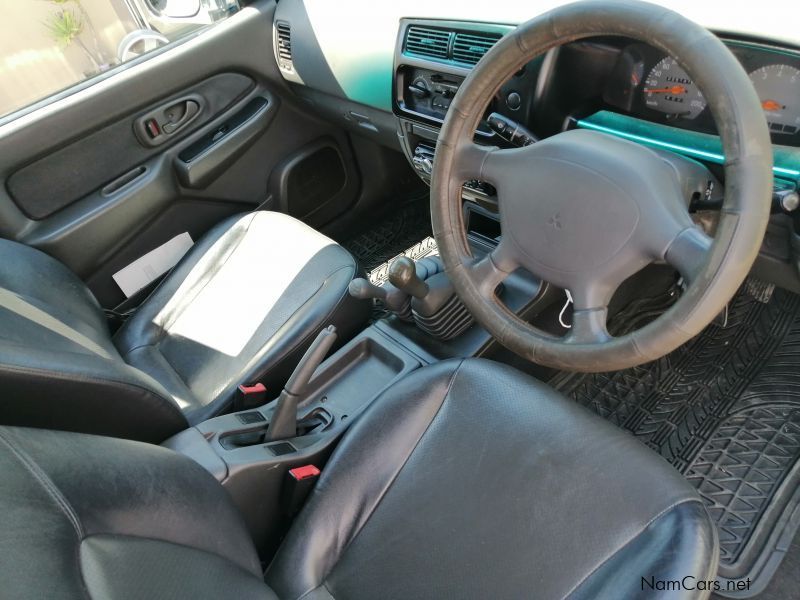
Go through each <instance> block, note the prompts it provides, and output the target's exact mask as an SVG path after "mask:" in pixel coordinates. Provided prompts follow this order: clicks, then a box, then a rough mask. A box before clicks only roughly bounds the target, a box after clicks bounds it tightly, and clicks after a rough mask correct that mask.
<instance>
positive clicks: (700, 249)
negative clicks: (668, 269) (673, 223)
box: [664, 227, 713, 284]
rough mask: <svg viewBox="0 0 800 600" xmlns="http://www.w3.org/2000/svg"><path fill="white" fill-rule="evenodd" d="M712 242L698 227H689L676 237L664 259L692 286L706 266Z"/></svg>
mask: <svg viewBox="0 0 800 600" xmlns="http://www.w3.org/2000/svg"><path fill="white" fill-rule="evenodd" d="M712 242H713V240H712V239H711V237H709V236H708V235H706V234H705V233H704V232H703V231H701V230H700V229H698V228H697V227H688V228H686V229H684V230H682V231H681V232H680V233H678V235H676V236H675V238H674V239H673V240H672V242H671V243H670V245H669V247H668V248H667V251H666V253H665V254H664V259H665V260H666V261H667V264H669V265H671V266H673V267H675V269H676V270H677V271H678V272H679V273H680V274H681V276H682V277H683V278H684V279H685V280H686V282H687V283H689V284H691V283H692V282H693V281H694V280H695V279H696V277H697V275H698V274H699V273H700V271H701V270H702V268H703V266H704V265H705V262H706V259H707V258H708V254H709V252H710V249H711V244H712Z"/></svg>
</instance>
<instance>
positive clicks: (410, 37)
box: [406, 25, 452, 58]
mask: <svg viewBox="0 0 800 600" xmlns="http://www.w3.org/2000/svg"><path fill="white" fill-rule="evenodd" d="M451 35H452V33H451V32H450V31H446V30H444V29H434V28H432V27H419V26H418V25H412V26H411V27H409V28H408V33H407V34H406V52H408V53H410V54H416V55H418V56H430V57H433V58H447V57H448V54H449V52H450V36H451Z"/></svg>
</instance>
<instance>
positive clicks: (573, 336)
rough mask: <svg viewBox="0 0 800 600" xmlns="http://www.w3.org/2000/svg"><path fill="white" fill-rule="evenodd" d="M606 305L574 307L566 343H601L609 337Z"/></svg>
mask: <svg viewBox="0 0 800 600" xmlns="http://www.w3.org/2000/svg"><path fill="white" fill-rule="evenodd" d="M607 318H608V307H607V306H601V307H595V308H580V309H578V308H576V309H575V310H574V311H573V313H572V328H571V329H570V330H569V333H568V334H567V339H566V341H567V343H571V344H602V343H603V342H607V341H608V340H610V339H611V336H610V335H609V334H608V328H607Z"/></svg>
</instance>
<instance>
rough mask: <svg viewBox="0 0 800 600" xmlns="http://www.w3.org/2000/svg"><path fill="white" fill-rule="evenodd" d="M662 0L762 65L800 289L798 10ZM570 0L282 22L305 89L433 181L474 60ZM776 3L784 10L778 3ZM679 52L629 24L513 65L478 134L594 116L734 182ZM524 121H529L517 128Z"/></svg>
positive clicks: (291, 78) (285, 62) (532, 136)
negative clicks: (784, 14)
mask: <svg viewBox="0 0 800 600" xmlns="http://www.w3.org/2000/svg"><path fill="white" fill-rule="evenodd" d="M655 1H656V2H659V3H662V4H665V5H668V6H670V7H671V8H674V9H676V10H678V11H679V12H681V13H683V14H684V15H685V16H687V17H689V18H692V19H693V20H695V21H698V22H700V23H701V24H703V25H706V26H707V27H709V28H711V29H712V30H713V31H715V32H716V33H717V35H718V36H719V37H720V39H721V40H722V41H723V43H725V44H726V45H727V47H728V48H729V49H730V50H731V52H732V53H733V54H734V55H735V57H736V58H737V59H738V60H739V62H740V63H741V65H742V66H743V68H744V70H745V72H746V73H747V74H748V76H749V77H750V80H751V82H752V83H753V86H754V88H755V91H756V93H757V94H758V97H759V99H760V101H761V104H762V107H763V110H764V116H765V119H766V122H767V124H768V127H769V130H770V136H771V139H772V142H773V154H774V168H773V171H774V175H775V188H774V192H773V210H774V211H775V212H776V214H775V215H774V217H775V219H774V221H775V222H774V223H772V224H771V226H770V227H771V228H772V226H773V225H775V226H776V231H777V233H775V235H774V236H773V235H772V233H771V230H768V233H767V238H765V240H766V241H765V245H764V247H763V248H762V255H769V257H770V260H772V261H773V262H772V263H770V264H771V267H770V268H771V269H772V273H771V274H770V275H769V276H768V277H767V276H765V277H767V279H769V280H780V281H781V282H782V284H783V285H784V286H785V287H786V286H787V285H788V284H787V283H786V282H787V281H788V280H790V279H791V281H792V283H791V286H789V287H792V286H793V287H794V288H795V289H797V291H800V278H799V277H798V275H797V272H796V271H797V269H796V268H795V266H794V262H797V263H798V264H800V210H796V208H797V207H796V206H795V207H793V208H787V206H788V204H787V205H784V204H783V203H782V200H781V199H782V198H788V197H791V196H792V195H794V197H795V198H797V194H796V192H797V191H798V189H799V188H800V37H799V36H798V35H797V31H798V30H797V29H796V26H795V25H793V24H790V23H789V21H790V20H784V21H785V22H784V21H782V20H780V19H777V20H776V19H775V15H776V14H780V13H781V10H780V8H781V6H782V5H781V3H780V2H779V1H778V0H774V2H773V0H762V2H761V4H760V5H759V7H758V8H754V7H752V5H744V4H741V5H739V4H731V5H729V6H726V10H725V11H720V10H713V7H714V5H713V3H702V2H697V1H696V0H655ZM560 3H561V2H555V1H551V0H547V1H544V0H538V1H537V0H534V1H533V2H532V3H520V2H517V1H516V0H496V2H495V3H493V4H492V18H493V19H495V21H494V22H486V21H485V17H482V16H481V15H484V14H486V13H485V10H483V9H485V6H484V5H481V6H479V5H478V3H474V5H473V4H470V3H463V2H458V1H455V0H454V1H453V2H445V1H444V0H443V1H442V2H435V3H432V2H429V0H418V1H417V0H406V1H405V2H404V3H371V4H370V6H366V5H365V4H364V3H361V2H357V1H356V0H340V1H339V2H335V3H331V2H329V1H325V0H281V2H280V3H279V4H278V7H277V9H276V13H275V30H274V32H273V36H274V40H275V56H276V62H277V63H278V67H279V70H280V72H281V75H282V76H283V78H284V79H285V80H286V81H287V82H288V84H289V85H290V87H291V88H292V90H293V91H294V92H295V93H296V95H297V96H298V97H299V98H300V100H301V101H302V102H304V103H305V104H306V105H308V106H309V107H311V108H313V109H314V110H315V111H316V112H317V113H318V114H319V115H320V116H323V117H326V118H328V119H330V120H332V121H335V122H337V123H338V124H340V125H342V126H344V127H346V128H349V129H351V130H353V131H356V132H358V133H360V134H362V135H364V136H368V137H371V138H372V139H374V140H375V141H378V142H379V143H382V144H384V145H388V146H391V147H393V148H397V149H400V150H401V151H402V152H403V154H404V155H405V156H406V158H407V160H408V161H409V163H410V164H411V165H412V167H413V168H414V169H415V171H416V172H417V174H418V175H419V176H420V177H421V178H422V179H423V180H425V181H429V180H430V173H431V171H432V165H433V161H434V156H435V152H436V142H437V139H438V135H439V130H440V128H441V125H442V123H443V121H444V119H445V117H446V115H447V111H448V109H449V106H450V103H451V101H452V99H453V97H454V96H455V94H456V93H457V92H458V89H459V87H460V86H461V85H462V83H463V82H464V80H465V79H466V77H467V76H468V75H469V73H470V71H471V69H472V68H473V66H474V65H475V64H477V62H478V61H479V60H480V58H481V57H482V56H483V55H484V54H485V53H486V52H488V51H489V50H490V49H491V47H492V46H493V45H494V44H495V43H497V41H498V40H499V39H501V38H502V37H503V36H504V35H506V34H507V33H509V32H510V31H512V30H513V29H514V26H515V25H514V23H519V22H521V21H523V20H525V19H527V18H530V17H532V16H534V15H535V14H536V13H538V12H542V11H544V10H546V9H548V8H551V7H552V5H554V4H560ZM771 3H772V4H774V6H773V8H774V10H768V8H769V5H770V4H771ZM356 14H357V15H358V18H354V15H356ZM407 15H414V16H407ZM677 58H679V57H671V56H665V55H664V54H663V53H662V52H661V51H659V50H658V49H656V48H654V47H653V46H650V45H648V44H647V43H644V42H642V41H637V40H634V39H628V38H622V37H596V38H587V39H583V40H579V41H575V42H572V43H569V44H566V45H564V46H560V47H558V48H554V49H552V50H550V51H549V52H548V53H547V54H545V55H543V56H539V57H536V58H535V59H533V60H531V61H530V62H529V63H528V64H527V65H525V66H523V67H522V68H521V69H520V70H519V71H518V72H516V73H514V74H512V75H511V76H510V77H509V79H508V80H507V82H506V83H505V84H504V85H503V86H502V87H501V89H500V90H499V91H498V93H497V95H496V96H495V97H494V98H493V99H492V100H491V101H490V103H489V105H488V106H487V107H486V111H485V114H484V118H483V120H482V121H481V123H480V125H479V127H478V129H477V130H476V132H475V137H476V141H478V142H479V143H484V144H490V145H497V146H501V147H511V146H514V145H524V144H527V143H532V142H534V141H536V140H537V139H542V138H545V137H548V136H551V135H555V134H558V133H560V132H562V131H565V130H568V129H571V128H590V129H595V130H599V131H603V132H606V133H610V134H613V135H617V136H620V137H624V138H627V139H631V140H634V141H636V142H639V143H642V144H644V145H648V146H651V147H655V148H659V149H665V150H669V151H672V152H676V153H679V154H683V155H685V156H688V157H690V158H694V159H696V160H700V161H702V162H703V163H704V164H706V165H707V166H708V168H709V170H710V171H711V172H712V174H713V175H714V176H715V177H716V178H717V179H718V180H719V181H720V182H721V183H722V184H723V188H724V169H723V165H724V162H725V158H724V155H723V152H722V145H721V141H720V138H719V136H718V135H717V131H716V126H715V123H714V119H713V116H712V115H711V112H710V110H709V108H708V105H707V102H706V99H705V98H704V97H703V94H702V91H701V90H699V89H698V87H697V85H696V84H695V83H694V81H693V80H692V78H691V77H690V76H689V75H688V74H687V73H686V71H685V70H684V69H683V68H682V66H681V64H680V60H677ZM518 131H524V132H525V133H524V135H521V136H517V132H518ZM508 132H513V133H512V135H506V134H507V133H508ZM515 136H516V137H515ZM520 140H523V143H522V144H521V143H519V142H520ZM464 198H465V199H466V200H472V201H475V202H477V203H478V204H480V205H481V206H482V207H483V208H485V209H488V210H490V211H491V210H496V209H497V198H496V190H494V189H493V188H492V187H491V186H490V185H488V184H486V183H485V182H481V181H470V182H467V183H466V184H465V187H464ZM717 207H718V206H717ZM708 208H710V209H712V210H713V207H707V208H705V209H704V210H706V209H708ZM790 213H791V214H790ZM781 219H782V220H781ZM773 259H774V260H773Z"/></svg>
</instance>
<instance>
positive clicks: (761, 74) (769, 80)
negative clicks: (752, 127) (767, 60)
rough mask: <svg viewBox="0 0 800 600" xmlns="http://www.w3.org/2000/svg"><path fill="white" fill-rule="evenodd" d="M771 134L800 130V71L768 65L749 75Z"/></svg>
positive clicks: (783, 66) (790, 132) (788, 67)
mask: <svg viewBox="0 0 800 600" xmlns="http://www.w3.org/2000/svg"><path fill="white" fill-rule="evenodd" d="M750 81H752V82H753V86H754V87H755V88H756V92H757V93H758V97H759V98H760V99H761V106H762V107H763V108H764V113H765V114H766V116H767V123H769V130H770V131H771V132H772V133H783V134H795V133H797V132H798V131H800V70H798V69H795V68H794V67H790V66H789V65H782V64H778V65H767V66H765V67H761V68H760V69H756V70H755V71H753V72H752V73H750Z"/></svg>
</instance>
